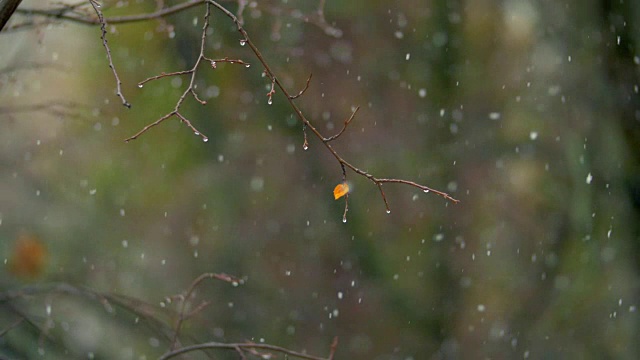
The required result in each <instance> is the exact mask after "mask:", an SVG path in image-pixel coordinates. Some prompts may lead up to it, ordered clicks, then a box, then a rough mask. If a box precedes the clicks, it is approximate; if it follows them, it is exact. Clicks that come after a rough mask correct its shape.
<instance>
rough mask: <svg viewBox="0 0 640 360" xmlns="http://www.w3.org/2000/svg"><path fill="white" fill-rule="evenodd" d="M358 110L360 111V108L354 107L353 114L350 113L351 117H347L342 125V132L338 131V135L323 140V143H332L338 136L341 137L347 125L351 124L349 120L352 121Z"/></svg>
mask: <svg viewBox="0 0 640 360" xmlns="http://www.w3.org/2000/svg"><path fill="white" fill-rule="evenodd" d="M358 110H360V106H358V107H356V108H355V110H353V112H352V113H351V116H349V118H348V119H346V120H345V121H344V124H343V126H342V130H340V132H339V133H337V134H335V135H333V136H331V137H328V138H323V139H322V141H324V142H329V141H333V140H335V139H337V138H338V137H339V136H340V135H342V133H343V132H344V131H345V130H347V126H349V123H350V122H351V120H353V118H354V117H355V116H356V113H357V112H358Z"/></svg>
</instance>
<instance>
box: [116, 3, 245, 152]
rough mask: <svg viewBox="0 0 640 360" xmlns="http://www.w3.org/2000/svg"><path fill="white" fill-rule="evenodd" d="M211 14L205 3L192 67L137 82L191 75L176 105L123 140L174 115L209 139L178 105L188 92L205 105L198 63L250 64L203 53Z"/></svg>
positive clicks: (143, 83) (213, 65) (145, 130)
mask: <svg viewBox="0 0 640 360" xmlns="http://www.w3.org/2000/svg"><path fill="white" fill-rule="evenodd" d="M210 16H211V5H210V4H209V3H207V9H206V13H205V15H204V25H203V26H202V35H201V38H200V54H199V55H198V58H197V59H196V62H195V64H194V65H193V67H192V68H191V69H189V70H183V71H176V72H171V73H164V72H163V73H161V74H160V75H156V76H152V77H149V78H147V79H145V80H142V81H141V82H139V83H138V87H139V88H142V87H144V85H145V84H146V83H148V82H150V81H153V80H158V79H162V78H165V77H170V76H180V75H191V79H190V81H189V85H188V86H187V88H186V89H185V90H184V92H183V93H182V96H180V98H179V99H178V102H177V103H176V106H175V107H174V108H173V110H172V111H170V112H169V113H167V114H165V115H164V116H162V117H160V118H159V119H158V120H156V121H154V122H152V123H150V124H147V125H146V126H145V127H143V128H142V130H140V131H138V132H137V133H136V134H134V135H133V136H131V137H129V138H127V139H125V142H129V141H131V140H135V139H137V138H138V137H139V136H140V135H142V134H144V133H145V132H147V131H148V130H149V129H151V128H152V127H154V126H156V125H159V124H160V123H162V122H163V121H165V120H167V119H169V118H171V117H173V116H175V117H177V118H178V119H180V121H181V122H183V123H184V124H186V125H187V127H189V128H190V129H191V131H193V133H194V134H195V135H197V136H200V137H201V138H202V141H204V142H207V141H209V138H208V137H207V136H206V135H204V134H203V133H202V132H201V131H200V130H198V129H197V128H196V127H195V126H194V125H193V124H192V123H191V121H189V120H188V119H187V118H186V117H185V116H184V115H182V114H181V113H180V107H181V106H182V104H183V103H184V101H185V100H186V98H187V96H188V95H189V94H191V95H192V96H193V98H194V99H195V100H196V101H197V102H199V103H200V104H201V105H206V103H207V102H206V101H204V100H202V99H200V98H199V97H198V94H197V93H196V91H195V81H196V75H197V72H198V66H200V63H201V62H202V61H203V60H204V61H208V62H209V64H211V67H212V68H213V69H215V68H216V67H217V63H222V62H227V63H230V64H240V65H244V66H245V67H249V66H251V64H249V63H246V62H244V61H242V60H239V59H229V58H226V57H225V58H224V59H212V58H208V57H206V56H205V55H204V50H205V45H206V39H207V28H208V27H209V18H210Z"/></svg>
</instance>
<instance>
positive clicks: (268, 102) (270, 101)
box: [267, 97, 273, 105]
mask: <svg viewBox="0 0 640 360" xmlns="http://www.w3.org/2000/svg"><path fill="white" fill-rule="evenodd" d="M267 104H269V105H271V104H273V100H272V99H271V97H269V100H267Z"/></svg>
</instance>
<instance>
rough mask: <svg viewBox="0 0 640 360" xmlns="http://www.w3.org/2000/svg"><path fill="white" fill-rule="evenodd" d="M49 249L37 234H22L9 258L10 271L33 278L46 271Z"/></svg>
mask: <svg viewBox="0 0 640 360" xmlns="http://www.w3.org/2000/svg"><path fill="white" fill-rule="evenodd" d="M46 261H47V249H46V247H45V246H44V244H43V243H42V241H40V240H39V239H38V238H37V237H36V236H34V235H31V234H20V236H19V237H18V240H17V241H16V244H15V246H14V248H13V253H12V254H11V258H10V260H9V271H10V272H11V273H12V274H14V275H16V276H17V277H20V278H23V279H29V280H33V279H35V278H37V277H39V276H40V275H42V272H43V271H44V267H45V265H46Z"/></svg>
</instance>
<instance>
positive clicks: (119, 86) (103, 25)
mask: <svg viewBox="0 0 640 360" xmlns="http://www.w3.org/2000/svg"><path fill="white" fill-rule="evenodd" d="M89 3H90V4H91V6H92V7H93V10H95V12H96V15H98V21H99V22H100V30H101V31H102V35H101V36H100V38H101V39H102V45H103V46H104V48H105V50H106V51H107V59H109V67H110V68H111V71H112V72H113V76H114V77H115V78H116V95H118V97H119V98H120V100H122V105H124V106H126V107H128V108H131V104H129V102H128V101H127V99H125V98H124V95H123V94H122V81H120V78H119V77H118V72H117V71H116V67H115V66H114V65H113V59H112V58H111V50H110V49H109V45H108V44H107V22H106V21H105V19H104V16H103V15H102V10H100V7H101V6H102V5H100V4H99V3H98V2H97V1H96V0H89Z"/></svg>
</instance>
